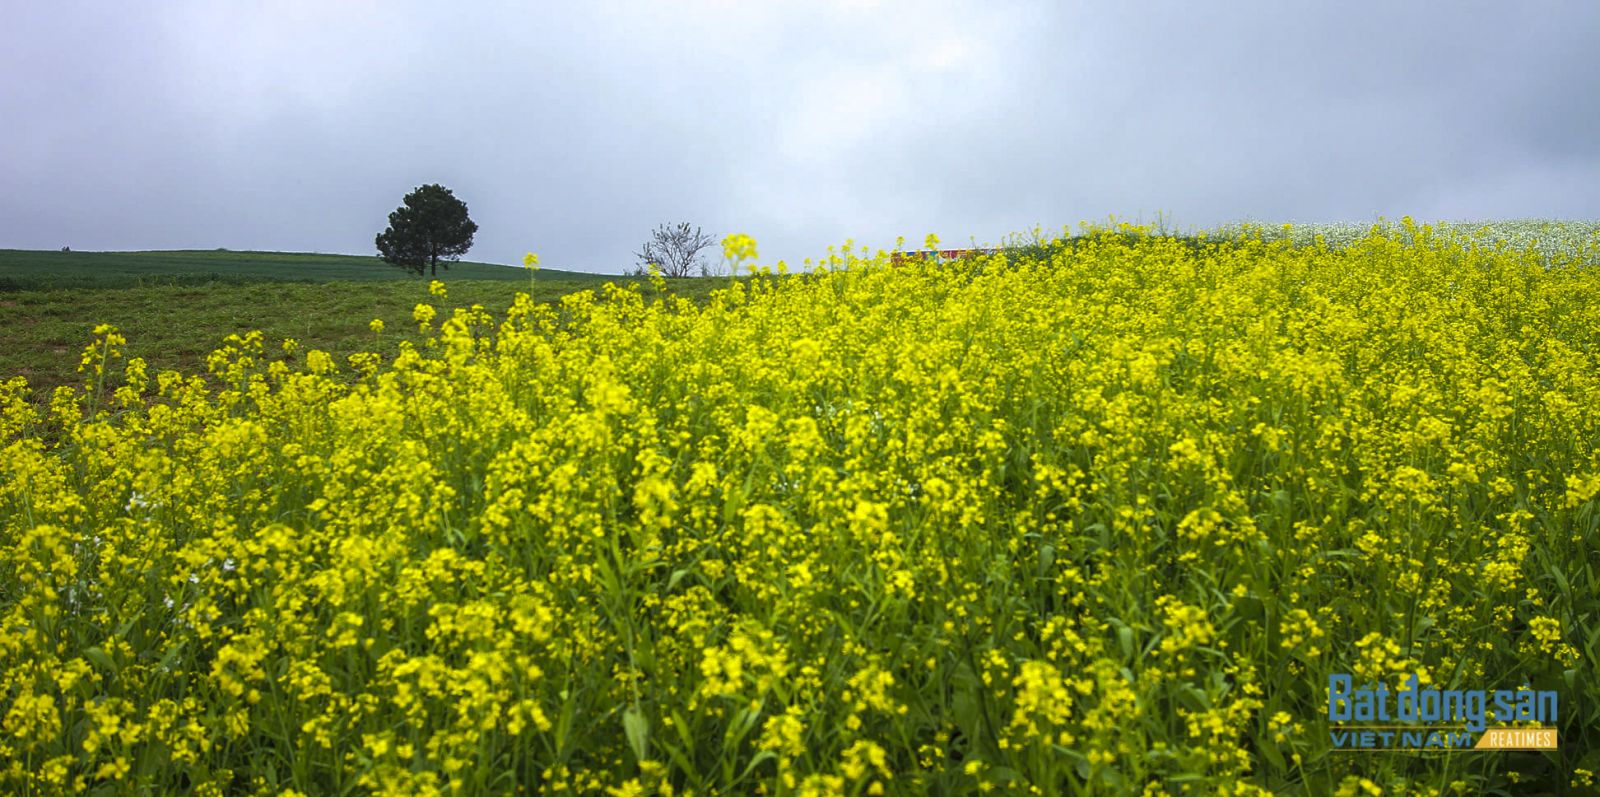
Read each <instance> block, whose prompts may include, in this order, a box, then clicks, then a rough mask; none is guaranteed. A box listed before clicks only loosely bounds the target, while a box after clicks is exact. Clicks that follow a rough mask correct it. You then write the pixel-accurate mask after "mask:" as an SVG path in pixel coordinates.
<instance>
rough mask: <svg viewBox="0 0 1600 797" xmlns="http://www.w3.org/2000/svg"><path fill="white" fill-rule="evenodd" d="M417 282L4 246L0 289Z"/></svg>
mask: <svg viewBox="0 0 1600 797" xmlns="http://www.w3.org/2000/svg"><path fill="white" fill-rule="evenodd" d="M543 273H544V274H545V275H546V276H547V277H549V278H553V279H564V280H582V281H587V282H592V283H596V284H598V283H600V282H602V281H604V280H606V279H607V277H606V276H604V275H600V274H586V273H582V272H577V271H554V270H545V271H544V272H543ZM527 276H528V275H527V273H526V272H524V271H523V270H522V269H521V268H514V267H511V266H497V265H494V264H491V263H470V262H461V263H452V264H451V265H450V269H449V271H448V273H446V272H445V271H443V270H441V271H440V277H441V278H444V279H448V280H462V279H469V280H505V281H512V282H521V281H523V280H526V279H527ZM407 279H409V280H411V281H413V282H414V281H416V280H417V278H416V277H415V276H410V275H407V274H406V272H404V271H401V270H400V269H398V268H395V267H394V266H391V265H389V264H387V263H385V262H383V261H382V260H380V259H379V258H377V257H361V256H355V255H323V254H311V253H305V252H231V251H227V250H223V249H218V250H206V251H199V250H184V251H173V252H56V251H38V250H28V249H0V292H14V291H20V290H38V289H48V288H120V287H131V286H138V285H151V284H166V285H195V284H201V283H212V282H229V283H242V282H262V281H288V282H332V281H336V280H337V281H349V282H366V281H380V280H381V281H396V280H399V281H404V280H407Z"/></svg>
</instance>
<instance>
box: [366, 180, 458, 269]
mask: <svg viewBox="0 0 1600 797" xmlns="http://www.w3.org/2000/svg"><path fill="white" fill-rule="evenodd" d="M403 202H404V204H402V205H401V206H400V207H398V208H396V209H395V211H394V212H393V213H390V214H389V228H388V229H386V230H384V231H383V232H381V233H378V239H377V243H378V254H380V255H382V256H383V259H384V260H386V261H388V262H389V263H391V264H393V265H396V266H399V267H401V268H403V269H405V270H407V271H414V272H416V273H417V275H418V276H421V275H424V274H426V273H427V272H428V270H429V269H432V271H433V276H438V275H439V261H440V260H444V261H445V264H444V267H445V270H447V271H448V270H449V269H450V262H449V261H451V260H455V259H456V258H459V257H461V256H462V255H464V254H466V253H467V250H468V249H471V248H472V234H473V233H475V232H477V231H478V225H477V223H475V222H474V221H473V220H472V219H470V218H467V204H466V203H465V202H462V201H461V200H459V199H456V196H455V194H452V193H450V189H448V188H445V187H444V186H442V185H425V186H422V187H421V188H418V189H417V190H415V191H412V192H411V193H409V194H406V198H405V199H404V200H403Z"/></svg>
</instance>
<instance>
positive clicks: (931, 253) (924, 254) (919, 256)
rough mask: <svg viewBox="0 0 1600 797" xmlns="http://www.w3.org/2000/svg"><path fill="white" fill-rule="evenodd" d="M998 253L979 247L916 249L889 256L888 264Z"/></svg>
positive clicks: (991, 249)
mask: <svg viewBox="0 0 1600 797" xmlns="http://www.w3.org/2000/svg"><path fill="white" fill-rule="evenodd" d="M998 251H1000V250H999V249H997V248H994V247H987V248H984V247H980V248H976V249H918V250H915V251H911V252H893V253H891V254H890V255H889V262H891V263H899V262H902V261H905V260H940V261H945V260H960V259H961V258H963V257H977V256H979V255H992V254H994V253H996V252H998Z"/></svg>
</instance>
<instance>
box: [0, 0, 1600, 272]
mask: <svg viewBox="0 0 1600 797" xmlns="http://www.w3.org/2000/svg"><path fill="white" fill-rule="evenodd" d="M871 6H872V4H863V3H836V4H832V5H829V4H794V5H792V6H791V5H787V4H704V5H689V6H680V5H676V4H674V5H666V4H644V3H620V2H605V3H599V4H591V5H584V6H573V7H572V8H569V9H565V10H561V11H559V12H547V11H543V10H535V9H532V8H530V7H528V6H524V5H521V4H509V3H507V4H492V3H486V4H474V5H472V6H471V7H470V8H469V9H467V10H457V9H444V8H436V7H433V6H430V5H426V4H406V3H401V4H392V3H381V4H380V3H370V4H360V3H348V4H323V3H315V2H308V1H305V0H302V1H300V2H261V3H255V4H209V3H200V2H176V3H172V4H166V5H161V6H158V7H146V8H142V9H134V8H130V7H127V6H122V5H102V4H87V3H60V4H48V5H46V4H39V5H36V6H31V7H23V8H21V9H19V10H18V11H17V12H16V13H15V14H14V16H15V17H16V19H15V20H14V21H13V24H10V25H9V26H8V27H7V28H6V30H5V31H4V32H0V67H3V68H4V72H5V74H7V75H8V76H9V77H8V80H7V81H6V83H5V85H3V86H0V116H3V117H4V118H5V119H6V120H8V122H7V124H5V125H3V126H0V152H3V153H4V157H3V158H0V183H3V184H4V185H6V186H7V187H8V189H9V190H8V191H6V192H5V194H4V195H3V198H0V246H15V247H39V248H49V247H55V246H60V245H63V244H70V245H72V246H74V247H76V248H84V249H88V248H107V249H111V248H169V247H170V248H182V247H196V248H207V247H214V246H227V247H229V248H267V249H287V250H316V251H330V252H355V253H367V252H370V251H371V240H372V236H373V234H374V233H376V231H377V230H378V228H380V227H381V226H382V224H383V220H384V217H385V215H386V214H387V212H388V211H389V210H391V209H393V207H394V206H395V205H396V204H398V202H399V199H400V197H401V196H402V195H403V194H404V193H405V192H406V191H408V190H409V189H410V188H412V187H414V186H416V185H419V184H422V183H425V182H442V183H444V184H446V185H448V186H450V187H451V188H453V189H454V190H455V191H456V193H457V194H458V195H459V196H461V197H462V198H463V199H465V200H466V201H467V202H468V204H469V205H470V206H471V208H472V213H473V216H474V218H475V219H476V220H477V221H478V222H479V225H480V233H479V236H478V245H477V247H476V248H475V249H474V250H473V251H472V252H471V254H470V256H471V257H472V258H474V259H484V260H491V261H496V262H504V263H514V262H517V260H518V259H519V258H520V256H521V254H522V252H523V251H526V250H529V249H533V250H536V251H539V252H540V253H541V255H542V256H543V258H544V262H545V263H547V264H549V265H551V266H556V267H568V268H580V269H589V270H596V271H610V272H616V271H619V270H620V269H622V268H624V267H627V266H628V265H630V262H629V261H630V256H629V253H630V252H631V251H633V250H634V249H635V248H637V245H638V244H639V243H640V241H641V240H642V239H643V238H644V237H645V236H646V235H647V234H648V232H649V230H650V229H651V228H653V227H654V226H655V225H656V224H658V223H662V222H670V221H677V220H688V221H691V222H695V223H699V224H702V225H704V226H705V227H706V228H707V229H708V231H712V232H714V233H716V234H718V235H721V234H724V233H727V232H733V231H740V232H747V233H749V234H752V235H754V236H755V237H756V238H757V239H758V240H759V241H760V242H761V249H762V253H763V255H764V258H765V259H769V260H775V259H777V258H780V257H782V258H786V259H789V260H790V261H792V262H793V261H798V260H800V259H801V258H804V257H808V256H811V257H815V256H819V255H822V254H823V253H824V250H825V248H826V247H827V245H829V244H833V243H839V242H842V241H843V240H844V239H845V238H847V237H854V238H855V239H857V240H858V241H862V242H866V243H870V244H874V245H877V246H888V245H890V244H892V243H893V240H894V237H895V236H896V235H905V236H907V237H908V238H910V239H911V240H913V241H920V239H921V237H922V235H923V234H924V233H926V232H930V231H934V232H938V233H939V234H940V235H941V236H942V237H943V238H944V239H945V240H947V241H965V240H968V239H969V238H973V239H977V240H979V241H980V242H982V241H989V242H992V241H996V240H998V239H1000V238H1001V237H1002V236H1004V235H1006V234H1007V233H1010V232H1017V231H1022V230H1025V229H1027V228H1029V227H1031V226H1033V225H1034V224H1035V223H1040V224H1043V225H1044V226H1045V227H1046V228H1050V229H1057V228H1059V227H1060V226H1061V225H1063V224H1075V223H1076V222H1077V221H1079V220H1080V219H1087V220H1100V219H1104V218H1105V217H1106V216H1107V215H1108V214H1113V213H1115V214H1118V215H1119V216H1122V217H1129V218H1131V217H1138V216H1143V217H1144V218H1146V219H1150V218H1152V217H1153V216H1154V214H1156V213H1157V212H1163V213H1166V214H1168V216H1169V217H1170V218H1172V219H1173V220H1175V221H1176V222H1177V223H1178V224H1179V225H1180V226H1190V227H1197V226H1210V225H1214V224H1218V223H1222V222H1226V221H1231V220H1236V219H1241V218H1247V217H1249V218H1257V219H1270V220H1278V219H1295V220H1302V221H1313V220H1315V221H1324V220H1325V221H1334V220H1365V219H1369V218H1371V216H1372V215H1373V214H1383V215H1389V216H1397V215H1400V214H1403V213H1410V214H1412V215H1416V216H1418V217H1422V218H1429V217H1445V218H1475V219H1476V218H1486V217H1508V216H1530V215H1541V216H1558V217H1569V218H1593V217H1596V216H1600V183H1596V181H1595V180H1594V177H1595V176H1596V173H1597V171H1600V144H1597V143H1596V142H1597V141H1600V137H1597V136H1595V135H1593V132H1594V131H1595V130H1596V128H1597V125H1600V99H1597V98H1600V58H1596V56H1594V55H1593V54H1592V52H1591V51H1592V49H1593V48H1592V42H1593V41H1596V40H1600V7H1597V6H1594V5H1593V4H1589V3H1580V2H1567V3H1540V4H1525V5H1521V6H1512V5H1505V4H1499V3H1482V2H1469V3H1460V4H1451V5H1449V6H1439V5H1436V4H1415V5H1410V4H1393V3H1373V2H1358V3H1337V4H1335V3H1321V4H1315V5H1311V4H1283V3H1266V2H1249V3H1243V2H1241V3H1230V4H1226V5H1222V4H1214V5H1209V6H1200V5H1196V4H1192V3H1171V2H1162V3H1154V4H1139V5H1138V6H1137V7H1135V6H1133V5H1129V4H1120V3H1119V4H1110V3H1106V4H1094V5H1089V4H1065V5H1057V4H1042V3H1040V4H1031V3H1011V4H1005V3H1002V4H983V5H979V4H970V5H956V4H947V5H938V4H935V5H927V4H906V5H904V6H900V7H893V6H885V7H882V8H873V7H871Z"/></svg>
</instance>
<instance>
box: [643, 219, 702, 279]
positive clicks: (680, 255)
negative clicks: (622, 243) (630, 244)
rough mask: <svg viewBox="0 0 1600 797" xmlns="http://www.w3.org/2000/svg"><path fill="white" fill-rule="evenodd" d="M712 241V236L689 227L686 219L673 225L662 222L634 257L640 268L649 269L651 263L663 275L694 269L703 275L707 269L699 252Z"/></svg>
mask: <svg viewBox="0 0 1600 797" xmlns="http://www.w3.org/2000/svg"><path fill="white" fill-rule="evenodd" d="M713 243H715V240H714V239H712V237H711V236H709V235H706V234H705V233H704V232H701V230H700V228H699V227H694V228H690V227H689V222H683V223H682V224H678V225H675V226H672V227H668V226H667V225H665V224H663V225H661V226H660V227H657V228H656V231H655V232H653V233H651V234H650V240H649V241H647V242H645V245H644V248H643V249H640V250H639V252H638V254H637V255H636V257H638V258H639V266H640V268H641V270H645V271H648V270H649V268H650V264H651V263H654V264H655V265H656V267H657V268H659V269H661V274H662V276H667V277H687V276H690V275H691V274H692V273H694V272H695V271H696V270H698V271H699V272H700V275H701V276H706V275H707V274H709V273H710V272H709V271H707V269H706V265H705V264H704V263H702V262H701V261H700V251H701V250H703V249H705V248H706V247H709V246H711V245H712V244H713ZM697 266H698V269H696V267H697Z"/></svg>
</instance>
